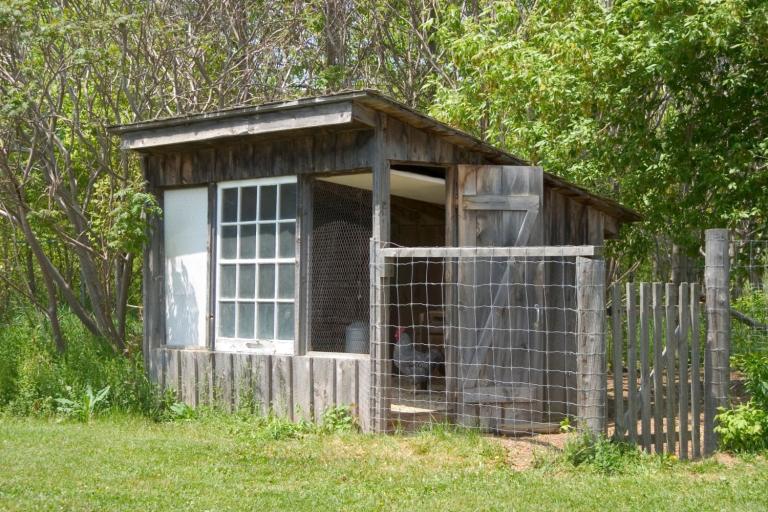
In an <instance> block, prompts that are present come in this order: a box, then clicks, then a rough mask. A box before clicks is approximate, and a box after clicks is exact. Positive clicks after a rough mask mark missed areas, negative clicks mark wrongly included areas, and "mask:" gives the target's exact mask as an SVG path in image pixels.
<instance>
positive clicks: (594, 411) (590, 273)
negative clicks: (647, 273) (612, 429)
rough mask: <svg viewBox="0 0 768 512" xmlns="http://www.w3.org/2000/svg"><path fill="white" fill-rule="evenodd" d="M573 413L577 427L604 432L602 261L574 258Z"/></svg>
mask: <svg viewBox="0 0 768 512" xmlns="http://www.w3.org/2000/svg"><path fill="white" fill-rule="evenodd" d="M576 300H577V305H578V315H577V319H578V320H577V322H578V324H577V346H578V358H577V379H578V380H577V387H576V389H577V415H578V424H579V428H580V429H581V430H583V431H587V432H590V433H591V434H593V435H599V434H602V433H603V432H605V423H606V422H605V418H606V412H607V409H606V398H607V396H606V387H607V386H606V367H605V359H606V358H605V261H603V260H599V259H589V258H581V257H580V258H577V259H576Z"/></svg>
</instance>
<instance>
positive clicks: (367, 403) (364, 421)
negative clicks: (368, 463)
mask: <svg viewBox="0 0 768 512" xmlns="http://www.w3.org/2000/svg"><path fill="white" fill-rule="evenodd" d="M372 381H373V379H372V376H371V360H370V359H361V360H359V361H358V362H357V386H358V391H357V394H358V407H357V414H358V416H357V421H358V422H359V423H360V429H361V430H362V431H363V432H365V433H369V432H372V431H373V423H372V418H371V410H372V407H371V382H372Z"/></svg>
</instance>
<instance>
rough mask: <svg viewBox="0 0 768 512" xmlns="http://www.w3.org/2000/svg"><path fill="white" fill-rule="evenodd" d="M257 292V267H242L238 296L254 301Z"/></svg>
mask: <svg viewBox="0 0 768 512" xmlns="http://www.w3.org/2000/svg"><path fill="white" fill-rule="evenodd" d="M255 292H256V265H240V288H238V294H237V296H238V297H239V298H241V299H252V298H253V296H254V295H253V294H254V293H255Z"/></svg>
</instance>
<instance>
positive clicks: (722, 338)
mask: <svg viewBox="0 0 768 512" xmlns="http://www.w3.org/2000/svg"><path fill="white" fill-rule="evenodd" d="M728 262H729V257H728V235H727V231H725V230H708V231H707V245H706V269H705V285H706V288H705V290H706V293H703V292H702V288H701V286H700V285H699V284H698V283H682V284H680V285H679V286H676V285H673V284H670V283H666V284H663V283H639V284H636V283H627V284H626V285H622V284H619V283H616V284H614V285H612V286H611V306H610V311H609V315H610V325H611V343H610V352H611V361H612V364H611V370H610V372H609V375H610V380H611V382H612V384H611V385H610V389H611V390H612V396H611V397H610V402H611V404H612V411H611V412H612V413H613V414H612V417H613V418H614V421H615V427H614V429H613V435H614V436H615V437H616V438H618V439H621V440H627V441H629V442H632V443H637V444H638V445H639V446H641V447H642V448H643V449H645V450H647V451H654V452H656V453H672V454H677V455H679V457H680V458H681V459H687V458H689V456H692V457H694V458H698V457H701V456H702V455H708V454H711V453H712V452H713V451H714V450H715V448H716V447H717V442H716V438H715V432H714V424H715V422H714V419H715V415H716V413H717V408H718V407H723V406H726V405H727V402H728V384H729V367H728V356H729V345H730V342H729V335H730V325H729V324H730V320H729V319H730V306H729V300H728V293H729V290H728Z"/></svg>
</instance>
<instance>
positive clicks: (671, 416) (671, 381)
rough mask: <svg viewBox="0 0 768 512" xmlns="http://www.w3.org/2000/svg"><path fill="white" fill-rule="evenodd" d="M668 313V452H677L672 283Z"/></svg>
mask: <svg viewBox="0 0 768 512" xmlns="http://www.w3.org/2000/svg"><path fill="white" fill-rule="evenodd" d="M666 295H667V297H666V304H665V306H666V310H667V311H666V313H667V315H666V316H667V319H666V320H667V323H666V327H667V329H666V330H667V358H666V363H667V379H666V391H667V400H666V406H667V407H666V409H667V453H675V451H676V450H677V448H676V442H677V440H676V426H675V416H676V412H677V410H676V408H677V398H676V395H677V391H676V388H675V385H676V383H675V375H676V374H677V371H675V352H676V347H677V340H676V337H675V327H676V325H675V323H676V322H675V320H676V319H677V314H676V311H675V308H676V307H677V287H676V286H675V285H674V284H672V283H667V285H666Z"/></svg>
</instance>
